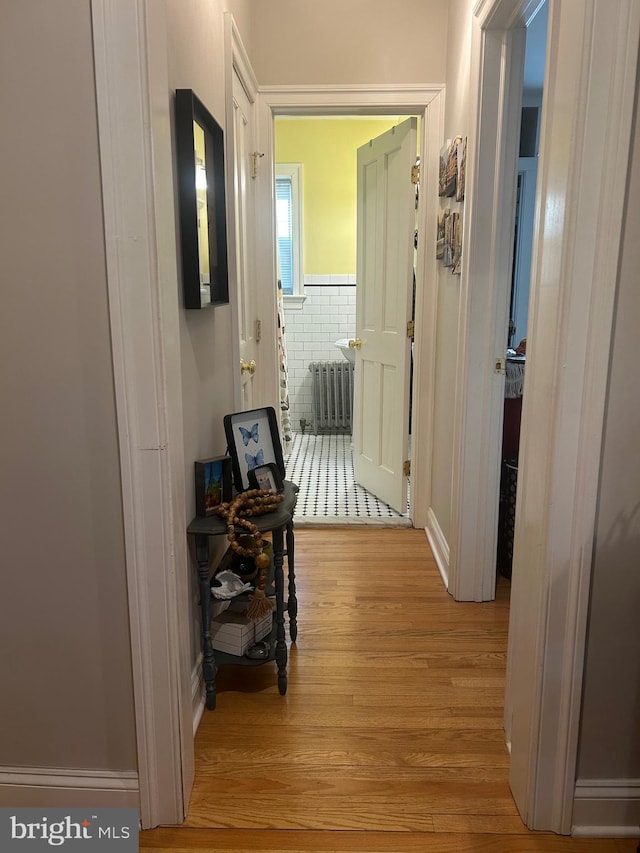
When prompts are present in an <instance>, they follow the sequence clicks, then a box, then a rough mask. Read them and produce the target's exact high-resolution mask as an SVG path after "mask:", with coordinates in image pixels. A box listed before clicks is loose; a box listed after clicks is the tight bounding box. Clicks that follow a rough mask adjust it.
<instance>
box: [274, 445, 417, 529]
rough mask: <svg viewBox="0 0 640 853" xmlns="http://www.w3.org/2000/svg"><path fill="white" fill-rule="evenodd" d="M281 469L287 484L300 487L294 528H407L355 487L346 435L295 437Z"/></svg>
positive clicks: (401, 519)
mask: <svg viewBox="0 0 640 853" xmlns="http://www.w3.org/2000/svg"><path fill="white" fill-rule="evenodd" d="M285 466H286V472H287V480H291V481H292V482H294V483H297V484H298V486H299V487H300V493H299V495H298V504H297V507H296V516H295V521H296V524H297V525H305V524H307V525H312V524H336V523H341V522H349V523H351V522H353V523H356V524H389V525H393V526H398V527H403V526H406V527H408V526H410V525H411V521H410V519H409V517H408V516H406V515H404V516H403V515H399V514H398V513H397V512H396V511H395V510H393V509H391V507H389V506H387V504H384V503H382V502H381V501H379V500H378V499H377V498H376V497H375V495H372V494H370V493H369V492H367V491H366V490H365V489H363V488H362V487H361V486H358V485H356V483H355V481H354V479H353V462H352V459H351V436H350V435H310V434H305V435H302V434H300V433H297V434H295V436H294V442H293V448H292V450H291V453H290V454H289V456H288V457H287V458H286V459H285Z"/></svg>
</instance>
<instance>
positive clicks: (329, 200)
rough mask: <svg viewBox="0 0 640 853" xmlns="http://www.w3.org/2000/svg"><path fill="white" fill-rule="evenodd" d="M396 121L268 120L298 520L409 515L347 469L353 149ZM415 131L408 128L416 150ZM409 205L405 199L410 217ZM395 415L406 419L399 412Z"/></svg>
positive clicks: (389, 519) (400, 519) (382, 519)
mask: <svg viewBox="0 0 640 853" xmlns="http://www.w3.org/2000/svg"><path fill="white" fill-rule="evenodd" d="M402 121H403V118H402V117H398V116H368V115H367V116H362V115H340V116H309V115H296V116H278V117H276V118H275V122H274V141H275V146H274V147H275V181H276V187H275V197H276V219H277V227H276V244H277V251H278V260H279V264H278V267H279V277H280V279H281V281H282V290H283V292H284V297H283V300H284V305H283V312H282V313H283V325H284V328H285V330H286V331H285V340H286V352H287V373H288V395H289V412H288V414H289V418H290V426H291V430H292V433H293V446H292V450H291V454H290V456H289V460H288V476H289V477H290V478H291V479H293V480H294V481H295V482H297V483H298V484H299V485H300V486H301V494H300V498H299V502H298V505H299V509H300V512H299V518H300V519H301V520H302V523H310V524H315V523H326V522H331V523H336V521H337V522H339V521H340V520H345V521H347V520H348V521H349V522H356V523H358V522H359V523H375V524H392V525H409V524H410V523H411V521H410V518H409V514H408V512H402V511H397V510H398V509H399V507H398V504H397V503H394V506H395V507H396V509H394V508H393V507H392V506H389V504H388V503H385V502H384V500H382V499H379V498H378V497H376V495H374V494H373V493H372V492H373V491H376V494H379V495H380V497H383V495H382V493H381V492H378V490H377V489H372V490H371V491H367V490H366V489H364V488H363V487H362V486H361V485H359V484H358V483H357V482H356V480H355V478H354V472H353V453H352V429H353V424H354V409H353V405H354V401H353V392H354V384H355V378H356V376H357V375H359V374H357V373H356V364H355V361H356V359H355V355H356V352H355V349H353V348H349V341H351V342H355V339H356V315H357V310H358V297H357V296H356V294H357V293H358V294H360V296H359V298H360V299H362V289H361V288H357V287H356V277H357V276H356V272H357V257H356V256H357V251H356V249H357V219H358V213H357V152H358V149H359V148H362V147H363V146H368V145H369V144H370V143H371V140H373V139H375V138H380V135H381V134H384V133H385V132H386V131H389V130H390V129H393V130H392V131H391V132H392V133H395V129H396V128H397V127H398V126H399V124H400V123H401V122H402ZM419 139H420V135H419V134H418V133H416V142H415V143H414V154H415V157H416V158H417V156H418V140H419ZM406 179H407V183H408V180H409V170H407V175H406ZM416 190H417V187H416ZM416 190H413V192H414V194H415V193H416ZM416 198H417V196H416ZM416 206H417V205H416V203H415V201H413V200H412V208H413V214H414V218H415V212H416ZM414 230H415V228H414V226H413V225H412V226H411V228H410V229H408V233H407V239H408V242H410V244H411V259H412V261H413V275H412V272H411V271H409V272H408V275H407V285H408V287H412V286H413V284H414V282H415V251H416V250H415V248H414ZM281 377H282V372H281ZM406 384H407V386H409V385H410V378H409V377H407V382H406ZM408 398H409V394H408V393H407V399H408ZM404 420H405V423H408V422H409V413H408V412H407V414H406V417H405V418H404ZM398 428H400V429H404V428H406V427H401V426H400V424H399V425H398ZM407 432H408V429H407ZM408 489H409V486H408V481H407V489H406V491H407V493H408ZM390 503H391V502H390ZM402 509H404V507H402Z"/></svg>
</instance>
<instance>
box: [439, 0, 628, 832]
mask: <svg viewBox="0 0 640 853" xmlns="http://www.w3.org/2000/svg"><path fill="white" fill-rule="evenodd" d="M549 1H550V3H551V6H550V14H549V35H548V48H547V70H546V75H545V78H546V83H545V94H544V103H543V114H542V133H541V143H540V164H539V172H538V200H537V209H536V210H537V212H536V229H535V230H536V233H535V235H534V249H533V259H532V274H531V298H530V309H529V318H530V325H529V333H528V336H527V337H528V342H527V343H528V345H527V354H528V363H527V376H526V390H525V397H524V406H523V426H522V438H521V445H520V466H519V467H520V478H519V483H518V495H517V517H516V533H515V553H514V561H513V579H512V590H511V620H510V630H509V655H508V672H507V695H506V699H505V712H506V720H505V728H506V731H507V737H508V739H509V740H510V744H511V771H510V783H511V787H512V791H513V794H514V798H515V800H516V803H517V805H518V808H519V810H520V813H521V815H522V817H523V819H524V821H525V822H526V824H527V825H528V826H529V827H530V828H532V829H540V830H553V831H556V832H561V833H568V832H570V831H571V814H572V806H573V796H574V789H575V770H576V759H577V744H578V733H579V722H580V698H581V686H582V676H583V662H584V649H585V640H586V618H587V609H588V597H589V588H590V572H591V560H592V548H593V538H594V525H595V515H596V503H597V494H598V476H599V467H600V447H601V440H602V428H603V419H604V413H605V403H606V386H607V371H608V364H609V353H610V345H611V330H612V317H613V305H614V296H615V289H616V281H617V258H618V255H619V248H620V236H621V223H622V212H623V199H624V196H625V186H626V180H627V170H628V168H627V164H628V158H629V145H630V133H631V118H632V112H633V103H634V95H635V83H636V67H637V59H638V36H639V33H640V8H639V7H638V5H637V3H636V2H635V0H562V2H557V0H549ZM538 5H539V0H481V2H479V3H478V4H477V5H476V8H475V17H474V21H473V27H474V32H473V57H472V73H473V74H474V75H475V76H474V79H473V80H472V81H471V91H472V94H473V93H477V103H476V111H475V112H476V120H475V123H474V131H473V134H474V136H475V139H474V144H473V147H472V152H471V160H470V163H469V172H470V174H469V178H470V180H471V187H472V189H471V192H470V193H469V201H470V203H471V204H472V205H473V208H475V209H477V210H478V211H486V210H491V211H492V212H493V215H492V216H491V217H488V216H487V217H486V218H485V221H483V218H482V217H481V216H479V215H476V216H474V215H473V214H472V215H471V218H470V222H471V225H470V229H469V234H468V235H467V237H466V241H467V242H466V246H465V256H466V258H467V259H468V264H467V267H466V270H465V272H464V275H463V280H462V282H461V287H462V299H461V306H462V307H461V311H462V315H461V323H460V328H461V329H462V334H461V338H460V349H461V354H460V359H459V375H460V377H461V382H460V388H459V389H458V390H457V404H456V424H457V428H456V446H457V448H458V450H457V452H456V457H455V459H454V502H453V511H454V520H455V523H454V527H453V529H454V535H453V537H452V543H451V546H452V565H451V589H452V592H453V593H454V595H456V597H460V598H467V599H471V600H473V599H481V598H490V597H492V594H491V593H492V591H491V586H492V584H493V579H494V572H495V536H496V520H497V513H496V509H497V490H498V481H497V480H498V462H499V437H500V432H501V421H502V418H501V413H502V399H501V397H502V380H501V378H500V377H497V376H496V375H495V374H494V372H493V362H494V359H495V358H496V357H503V356H504V346H505V342H506V310H507V306H508V291H507V289H506V285H507V282H506V280H505V270H504V262H505V258H507V257H509V254H508V251H507V247H508V246H510V245H512V244H511V242H510V241H511V240H512V219H511V218H510V216H509V219H508V218H507V217H505V216H501V215H500V213H502V212H504V211H507V212H508V213H509V214H510V213H511V211H512V209H513V201H514V194H513V188H514V184H512V183H511V181H510V180H504V178H503V174H504V172H505V171H506V170H507V169H508V170H509V174H510V175H512V177H513V181H514V183H515V168H513V171H511V170H512V163H511V159H510V158H511V157H512V155H509V159H506V160H505V159H502V156H501V155H502V154H503V153H504V152H505V150H506V149H507V148H508V147H509V141H510V139H512V138H513V133H514V125H515V123H516V122H517V121H519V116H518V109H517V105H518V95H517V93H516V92H514V91H513V86H514V83H513V80H514V78H513V71H514V69H517V68H518V67H519V63H521V62H522V52H523V32H522V27H523V25H524V23H525V22H526V20H527V18H528V17H530V15H531V14H532V13H533V11H534V10H535V8H537V6H538ZM514 108H515V109H516V116H515V117H514V115H513V110H514ZM509 119H511V120H509ZM491 145H493V146H494V147H493V150H490V148H491ZM514 148H515V146H514ZM468 212H469V211H468ZM471 283H472V285H473V287H472V288H471V287H470V284H471ZM479 291H480V292H479ZM478 292H479V293H478ZM476 294H478V296H479V298H476ZM477 365H479V368H477V367H476V366H477ZM467 391H469V392H470V393H466V392H467ZM485 401H489V402H487V403H485ZM487 460H488V461H487ZM488 466H489V467H490V469H491V470H489V469H488Z"/></svg>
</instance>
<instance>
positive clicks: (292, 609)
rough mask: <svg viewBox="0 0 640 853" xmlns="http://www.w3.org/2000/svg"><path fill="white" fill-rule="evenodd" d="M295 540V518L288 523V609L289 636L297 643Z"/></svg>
mask: <svg viewBox="0 0 640 853" xmlns="http://www.w3.org/2000/svg"><path fill="white" fill-rule="evenodd" d="M294 548H295V541H294V535H293V519H291V521H290V522H289V524H287V571H288V575H289V598H288V605H287V611H288V613H289V636H290V637H291V642H292V643H295V641H296V639H297V637H298V599H297V598H296V571H295V554H294Z"/></svg>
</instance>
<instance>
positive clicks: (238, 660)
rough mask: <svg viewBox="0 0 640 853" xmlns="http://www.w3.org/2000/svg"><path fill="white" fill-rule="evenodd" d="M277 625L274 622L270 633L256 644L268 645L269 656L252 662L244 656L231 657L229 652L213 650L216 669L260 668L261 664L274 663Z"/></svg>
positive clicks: (251, 659)
mask: <svg viewBox="0 0 640 853" xmlns="http://www.w3.org/2000/svg"><path fill="white" fill-rule="evenodd" d="M277 628H278V626H277V624H276V622H275V620H274V622H273V627H272V628H271V631H270V632H269V633H268V634H267V635H266V637H263V638H262V639H261V640H259V641H258V642H260V643H269V656H268V657H266V658H260V659H259V660H254V659H253V658H248V657H247V656H246V655H233V654H231V653H230V652H222V651H219V650H218V649H215V648H214V650H213V654H214V656H215V659H216V664H217V665H218V667H221V666H261V665H262V664H263V663H269V661H274V660H275V659H276V631H277Z"/></svg>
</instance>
